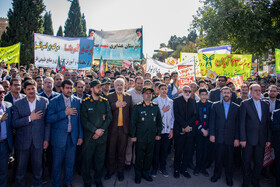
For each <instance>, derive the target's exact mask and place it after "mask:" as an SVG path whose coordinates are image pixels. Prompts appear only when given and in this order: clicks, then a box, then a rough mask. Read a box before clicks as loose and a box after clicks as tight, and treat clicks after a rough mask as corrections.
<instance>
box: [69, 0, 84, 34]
mask: <svg viewBox="0 0 280 187" xmlns="http://www.w3.org/2000/svg"><path fill="white" fill-rule="evenodd" d="M64 36H65V37H83V36H86V33H85V32H84V30H83V24H82V16H81V8H80V5H79V0H72V1H71V6H70V9H69V12H68V18H67V20H66V22H65V26H64Z"/></svg>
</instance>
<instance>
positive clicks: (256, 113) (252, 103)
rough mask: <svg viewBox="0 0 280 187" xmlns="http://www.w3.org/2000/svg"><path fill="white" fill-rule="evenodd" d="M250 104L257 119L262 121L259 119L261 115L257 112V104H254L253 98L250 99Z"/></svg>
mask: <svg viewBox="0 0 280 187" xmlns="http://www.w3.org/2000/svg"><path fill="white" fill-rule="evenodd" d="M250 102H251V106H252V109H253V111H254V113H255V115H256V117H257V119H258V120H259V121H260V118H259V115H258V111H257V109H256V106H255V103H254V101H253V98H251V99H250Z"/></svg>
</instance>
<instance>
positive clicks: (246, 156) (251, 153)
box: [242, 144, 265, 185]
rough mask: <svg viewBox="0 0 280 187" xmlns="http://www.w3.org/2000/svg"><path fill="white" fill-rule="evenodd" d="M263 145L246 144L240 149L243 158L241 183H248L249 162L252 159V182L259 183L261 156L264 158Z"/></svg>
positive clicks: (261, 164)
mask: <svg viewBox="0 0 280 187" xmlns="http://www.w3.org/2000/svg"><path fill="white" fill-rule="evenodd" d="M264 151H265V147H264V146H261V145H259V144H257V145H255V146H252V145H249V144H246V147H245V148H243V149H242V159H243V184H245V185H248V184H249V183H250V171H251V168H250V166H251V165H250V164H251V161H253V165H254V169H253V170H252V173H253V175H252V183H253V184H255V185H256V184H259V179H260V176H261V171H262V166H263V158H264Z"/></svg>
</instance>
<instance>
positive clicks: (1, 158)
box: [0, 141, 10, 187]
mask: <svg viewBox="0 0 280 187" xmlns="http://www.w3.org/2000/svg"><path fill="white" fill-rule="evenodd" d="M9 152H10V150H9V145H8V142H7V141H5V142H3V143H0V187H6V186H7V177H8V161H9Z"/></svg>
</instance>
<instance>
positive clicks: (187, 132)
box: [173, 86, 197, 178]
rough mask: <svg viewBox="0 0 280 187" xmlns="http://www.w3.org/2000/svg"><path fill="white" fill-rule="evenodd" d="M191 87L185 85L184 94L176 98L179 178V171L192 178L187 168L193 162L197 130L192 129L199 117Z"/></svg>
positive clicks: (177, 172)
mask: <svg viewBox="0 0 280 187" xmlns="http://www.w3.org/2000/svg"><path fill="white" fill-rule="evenodd" d="M190 96H191V88H190V87H189V86H184V87H183V95H182V96H180V97H177V98H175V99H174V105H173V108H174V117H175V122H174V130H173V132H174V148H175V156H174V177H175V178H179V176H180V174H179V172H180V171H181V173H182V174H183V175H184V177H186V178H191V176H190V174H189V173H188V171H187V168H188V167H190V165H193V163H190V161H191V160H192V159H191V157H192V153H193V152H192V149H193V144H194V135H195V133H194V132H195V131H193V130H192V129H193V128H194V125H195V120H196V117H197V109H196V102H195V100H194V99H192V98H190Z"/></svg>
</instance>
